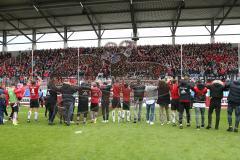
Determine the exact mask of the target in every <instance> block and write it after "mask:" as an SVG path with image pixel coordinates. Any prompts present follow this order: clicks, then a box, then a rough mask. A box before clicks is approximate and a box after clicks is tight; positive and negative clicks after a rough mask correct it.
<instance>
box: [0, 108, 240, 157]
mask: <svg viewBox="0 0 240 160" xmlns="http://www.w3.org/2000/svg"><path fill="white" fill-rule="evenodd" d="M156 111H157V114H158V112H159V111H158V108H157V109H156ZM40 112H41V113H40V120H39V122H34V121H31V123H30V124H28V123H27V122H26V117H27V109H26V108H22V109H21V111H20V113H19V119H20V124H19V125H18V126H13V125H12V124H11V123H10V122H9V121H8V122H6V124H5V125H4V126H0V145H1V147H0V160H155V159H156V160H160V159H161V160H239V159H240V134H239V133H228V132H226V129H227V114H226V111H225V110H222V113H221V121H220V129H219V130H217V131H216V130H214V129H211V130H206V129H201V130H196V129H195V119H194V112H193V111H192V126H191V127H190V128H186V127H184V129H183V130H180V129H179V128H178V127H173V126H171V125H164V126H161V125H160V122H159V118H157V122H156V123H155V125H153V126H150V125H148V124H146V123H145V121H144V122H141V123H137V124H133V123H132V122H131V123H120V124H118V123H115V124H114V123H112V122H109V123H108V124H103V123H101V120H102V118H101V117H99V118H98V122H97V123H96V124H91V123H88V124H87V125H82V124H80V125H79V126H77V125H75V124H73V125H71V126H70V127H67V126H64V125H60V124H59V123H58V122H59V120H58V118H56V120H55V122H56V125H54V126H48V125H47V120H46V118H45V117H44V115H43V112H44V110H43V109H41V111H40ZM206 115H207V111H206ZM32 118H33V117H32ZM213 118H214V119H215V116H214V117H213ZM206 122H207V116H206ZM76 131H80V133H79V134H76V133H75V132H76Z"/></svg>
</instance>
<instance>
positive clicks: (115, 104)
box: [112, 97, 121, 108]
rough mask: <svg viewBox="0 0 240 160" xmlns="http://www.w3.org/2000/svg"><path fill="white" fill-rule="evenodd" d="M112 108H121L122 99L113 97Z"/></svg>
mask: <svg viewBox="0 0 240 160" xmlns="http://www.w3.org/2000/svg"><path fill="white" fill-rule="evenodd" d="M112 108H121V102H120V98H116V97H113V99H112Z"/></svg>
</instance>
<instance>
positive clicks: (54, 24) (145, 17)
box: [0, 0, 240, 38]
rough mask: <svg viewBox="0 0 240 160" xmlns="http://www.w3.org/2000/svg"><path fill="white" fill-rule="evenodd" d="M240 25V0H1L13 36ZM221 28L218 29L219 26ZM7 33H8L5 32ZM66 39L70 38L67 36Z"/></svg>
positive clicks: (5, 26)
mask: <svg viewBox="0 0 240 160" xmlns="http://www.w3.org/2000/svg"><path fill="white" fill-rule="evenodd" d="M213 20H214V24H215V26H218V25H219V26H220V25H235V24H240V0H239V1H238V0H185V1H182V0H82V1H80V0H1V1H0V30H6V31H7V34H8V35H21V34H23V35H24V34H25V35H27V34H32V30H33V29H35V30H36V32H37V33H50V32H51V33H52V32H57V33H60V32H64V27H65V29H66V28H67V30H68V31H89V30H93V31H95V32H96V34H97V35H98V36H100V34H99V33H100V32H98V31H99V30H100V29H101V30H108V29H133V33H134V34H135V36H136V35H137V28H151V27H171V29H172V32H174V31H176V28H177V27H178V26H210V25H211V21H212V22H213ZM216 28H217V29H218V27H216ZM0 35H2V33H0ZM62 38H64V37H62Z"/></svg>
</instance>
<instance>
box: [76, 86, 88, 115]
mask: <svg viewBox="0 0 240 160" xmlns="http://www.w3.org/2000/svg"><path fill="white" fill-rule="evenodd" d="M90 90H91V85H90V84H87V83H82V84H81V87H80V88H79V90H78V111H77V116H78V117H80V114H81V113H82V114H83V117H84V118H87V113H88V103H89V99H88V98H89V97H90Z"/></svg>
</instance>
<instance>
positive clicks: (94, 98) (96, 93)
mask: <svg viewBox="0 0 240 160" xmlns="http://www.w3.org/2000/svg"><path fill="white" fill-rule="evenodd" d="M101 96H102V92H101V90H100V89H99V88H98V86H97V84H96V83H94V84H93V87H92V88H91V119H92V122H93V123H96V122H97V114H98V110H99V99H100V98H101Z"/></svg>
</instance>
